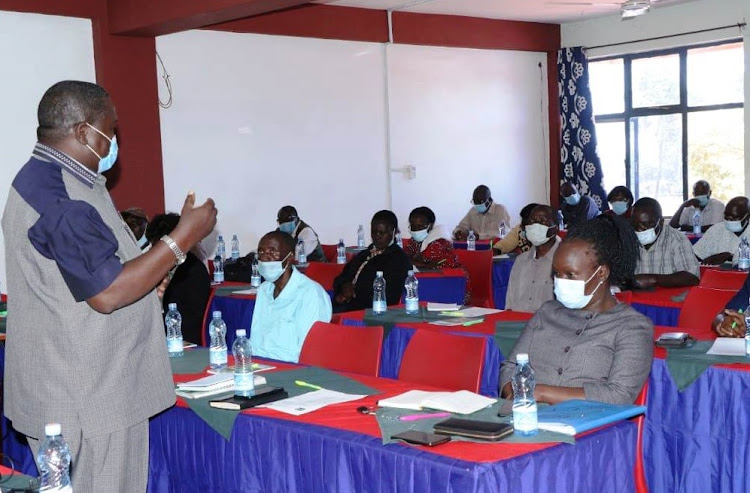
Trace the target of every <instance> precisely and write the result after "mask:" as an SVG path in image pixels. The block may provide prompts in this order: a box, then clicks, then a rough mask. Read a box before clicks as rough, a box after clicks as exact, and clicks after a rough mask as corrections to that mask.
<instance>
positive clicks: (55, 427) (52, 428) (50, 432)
mask: <svg viewBox="0 0 750 493" xmlns="http://www.w3.org/2000/svg"><path fill="white" fill-rule="evenodd" d="M44 434H45V435H47V436H48V437H54V436H57V435H62V426H61V425H60V423H50V424H48V425H47V426H45V427H44Z"/></svg>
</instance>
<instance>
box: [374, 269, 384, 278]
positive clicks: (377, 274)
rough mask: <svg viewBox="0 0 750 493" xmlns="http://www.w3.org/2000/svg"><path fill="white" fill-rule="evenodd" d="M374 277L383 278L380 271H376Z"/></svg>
mask: <svg viewBox="0 0 750 493" xmlns="http://www.w3.org/2000/svg"><path fill="white" fill-rule="evenodd" d="M375 275H376V276H378V277H383V271H382V270H379V271H377V272H376V273H375Z"/></svg>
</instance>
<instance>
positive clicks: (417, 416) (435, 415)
mask: <svg viewBox="0 0 750 493" xmlns="http://www.w3.org/2000/svg"><path fill="white" fill-rule="evenodd" d="M450 415H451V413H431V414H409V415H406V416H401V417H400V418H398V419H399V421H417V420H419V419H429V418H449V417H450Z"/></svg>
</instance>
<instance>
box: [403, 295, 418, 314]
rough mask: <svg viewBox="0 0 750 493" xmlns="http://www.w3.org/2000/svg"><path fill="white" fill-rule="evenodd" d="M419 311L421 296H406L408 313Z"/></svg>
mask: <svg viewBox="0 0 750 493" xmlns="http://www.w3.org/2000/svg"><path fill="white" fill-rule="evenodd" d="M418 311H419V298H406V313H417V312H418Z"/></svg>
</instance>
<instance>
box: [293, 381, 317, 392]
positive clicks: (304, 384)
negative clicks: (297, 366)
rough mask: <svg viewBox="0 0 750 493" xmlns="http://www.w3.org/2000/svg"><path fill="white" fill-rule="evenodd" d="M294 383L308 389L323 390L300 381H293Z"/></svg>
mask: <svg viewBox="0 0 750 493" xmlns="http://www.w3.org/2000/svg"><path fill="white" fill-rule="evenodd" d="M294 383H295V384H297V385H299V386H300V387H307V388H308V389H315V390H323V387H321V386H320V385H315V384H312V383H307V382H303V381H302V380H295V381H294Z"/></svg>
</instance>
